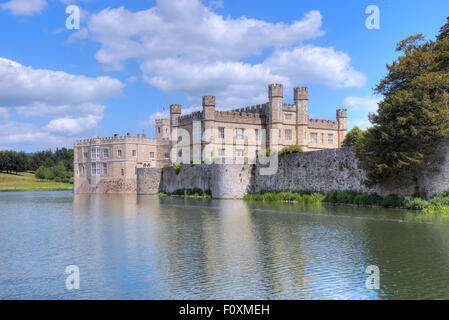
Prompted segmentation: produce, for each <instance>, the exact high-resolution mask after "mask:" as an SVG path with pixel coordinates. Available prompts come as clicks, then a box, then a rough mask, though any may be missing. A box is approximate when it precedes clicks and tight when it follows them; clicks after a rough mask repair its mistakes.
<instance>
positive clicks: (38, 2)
mask: <svg viewBox="0 0 449 320" xmlns="http://www.w3.org/2000/svg"><path fill="white" fill-rule="evenodd" d="M46 6H47V1H46V0H11V1H8V2H5V3H1V4H0V9H2V10H10V11H11V13H12V14H13V15H16V16H21V15H23V16H31V15H34V14H37V13H41V12H42V10H43V9H44V8H45V7H46Z"/></svg>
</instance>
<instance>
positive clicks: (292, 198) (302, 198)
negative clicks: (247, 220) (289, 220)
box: [243, 191, 324, 204]
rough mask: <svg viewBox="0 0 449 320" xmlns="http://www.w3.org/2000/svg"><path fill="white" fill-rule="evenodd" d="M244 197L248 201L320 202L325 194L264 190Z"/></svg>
mask: <svg viewBox="0 0 449 320" xmlns="http://www.w3.org/2000/svg"><path fill="white" fill-rule="evenodd" d="M243 199H244V200H247V201H266V202H280V201H284V202H297V203H304V204H319V203H321V201H322V200H323V199H324V195H323V194H322V193H319V192H315V193H302V192H292V191H262V192H260V193H248V194H246V195H245V196H244V197H243Z"/></svg>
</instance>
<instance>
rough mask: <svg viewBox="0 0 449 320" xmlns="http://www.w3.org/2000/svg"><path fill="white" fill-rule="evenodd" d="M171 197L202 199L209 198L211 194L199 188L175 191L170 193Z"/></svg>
mask: <svg viewBox="0 0 449 320" xmlns="http://www.w3.org/2000/svg"><path fill="white" fill-rule="evenodd" d="M171 195H174V196H185V197H194V198H197V197H202V198H210V197H211V192H210V190H205V191H203V190H201V189H199V188H193V189H177V190H175V191H173V192H172V193H171Z"/></svg>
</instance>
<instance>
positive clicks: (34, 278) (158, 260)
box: [0, 192, 449, 299]
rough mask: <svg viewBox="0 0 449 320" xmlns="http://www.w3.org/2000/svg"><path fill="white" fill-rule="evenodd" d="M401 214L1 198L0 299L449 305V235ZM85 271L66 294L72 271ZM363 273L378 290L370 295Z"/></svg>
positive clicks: (173, 201) (448, 228)
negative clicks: (376, 274) (374, 274)
mask: <svg viewBox="0 0 449 320" xmlns="http://www.w3.org/2000/svg"><path fill="white" fill-rule="evenodd" d="M408 217H409V214H407V213H405V212H402V211H395V210H388V211H387V210H379V209H359V208H347V207H309V208H304V207H300V206H296V205H288V204H282V205H256V204H246V203H245V202H243V201H233V200H196V199H181V198H169V197H164V198H158V197H156V196H135V195H76V196H74V195H72V194H71V193H70V192H30V193H25V192H24V193H0V298H2V299H24V298H26V299H449V224H445V223H439V222H437V221H433V222H432V221H430V222H420V221H417V220H414V219H410V218H408ZM68 265H77V266H79V269H80V290H72V291H70V290H68V289H67V288H66V286H65V280H66V277H67V276H68V275H66V274H65V268H66V267H67V266H68ZM368 265H377V266H378V267H379V269H380V289H379V290H373V289H367V288H366V287H365V281H366V279H367V277H368V274H366V273H365V269H366V267H367V266H368Z"/></svg>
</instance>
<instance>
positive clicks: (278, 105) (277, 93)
mask: <svg viewBox="0 0 449 320" xmlns="http://www.w3.org/2000/svg"><path fill="white" fill-rule="evenodd" d="M283 98H284V88H283V86H282V84H270V85H268V99H269V103H268V110H269V111H268V117H269V121H270V122H271V123H279V122H282V120H283V119H282V107H283V104H284V102H283Z"/></svg>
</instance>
